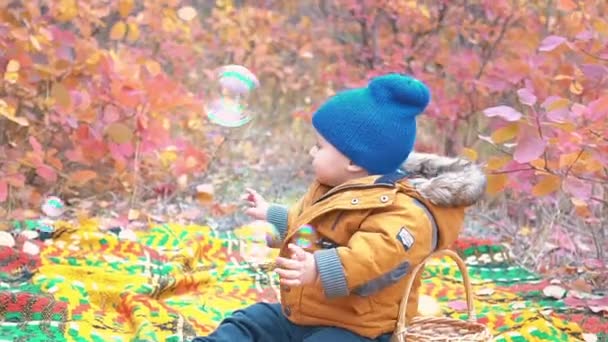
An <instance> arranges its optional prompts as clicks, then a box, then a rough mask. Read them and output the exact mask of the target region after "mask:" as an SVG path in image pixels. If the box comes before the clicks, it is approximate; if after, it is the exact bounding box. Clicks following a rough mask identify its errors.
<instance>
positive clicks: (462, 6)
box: [0, 0, 608, 257]
mask: <svg viewBox="0 0 608 342" xmlns="http://www.w3.org/2000/svg"><path fill="white" fill-rule="evenodd" d="M0 5H1V6H0V8H2V10H1V12H0V13H1V18H2V20H1V22H0V46H1V47H2V51H1V52H0V70H2V80H0V82H1V83H0V158H1V159H0V160H1V161H2V164H1V165H0V203H1V204H2V208H1V209H0V215H8V213H9V212H10V213H11V215H12V216H17V215H19V214H21V215H22V214H23V211H22V210H20V209H27V208H34V207H37V206H38V205H39V202H40V201H41V198H42V197H43V196H44V195H46V194H49V193H55V194H62V195H63V196H65V197H83V196H100V195H103V194H104V193H107V192H113V193H118V194H123V195H125V196H129V197H130V198H131V199H132V201H134V202H136V201H137V200H138V199H139V198H140V197H142V196H145V195H146V194H149V193H153V192H154V189H157V188H158V187H159V186H164V185H166V184H177V185H178V189H179V185H180V184H181V185H182V188H183V184H186V183H188V181H189V180H190V179H192V178H195V177H197V175H200V174H204V173H205V172H206V171H207V166H208V163H209V162H210V160H211V159H212V158H213V156H212V153H211V152H210V151H212V150H213V149H214V146H215V145H216V144H217V139H216V138H217V137H216V138H212V137H211V135H210V134H209V132H210V130H212V129H213V128H212V127H211V125H210V124H209V123H208V122H207V121H206V119H205V115H204V109H203V108H204V104H205V101H206V99H208V98H209V96H210V94H211V92H212V90H213V85H214V71H215V70H216V68H217V67H219V66H221V65H225V64H231V63H236V64H242V65H245V66H247V67H248V68H250V69H251V70H252V71H254V72H255V73H256V75H257V76H258V77H259V79H260V83H261V87H260V88H259V89H258V90H256V92H255V94H254V96H253V98H252V99H251V101H250V105H251V107H253V108H255V109H256V112H257V113H259V114H257V115H258V119H260V120H258V121H260V122H266V124H267V125H268V126H269V127H271V126H277V125H278V126H283V127H290V126H289V125H290V123H291V122H292V121H293V120H296V121H300V120H306V119H308V118H309V115H310V113H311V112H312V111H313V110H314V108H315V106H316V105H318V104H319V103H320V102H321V101H322V100H323V99H325V98H326V97H327V96H329V95H331V94H333V93H334V92H335V91H336V90H338V89H341V88H344V87H352V86H357V85H361V84H364V82H365V81H366V79H368V78H369V77H372V76H374V75H377V74H380V73H383V72H388V71H398V72H403V73H409V74H413V75H415V76H417V77H419V78H420V79H422V80H424V81H425V82H427V83H428V84H429V85H430V88H431V89H432V90H433V101H432V104H431V105H430V107H429V109H428V111H427V115H425V116H424V117H423V118H421V121H420V125H421V131H422V135H421V139H420V141H419V143H418V146H417V148H418V150H421V151H432V152H437V153H442V154H448V155H462V156H465V157H467V158H470V159H473V160H475V161H477V162H480V163H482V164H483V165H484V166H485V168H486V170H487V173H488V193H489V195H490V196H488V200H487V201H486V202H485V203H484V204H483V205H482V206H481V207H480V208H479V209H480V210H479V212H480V218H485V219H487V220H489V221H493V222H494V223H496V224H499V225H504V227H503V229H507V230H508V229H513V232H512V233H513V234H520V235H527V234H530V232H531V231H534V232H536V236H538V237H542V238H550V239H552V241H554V243H555V244H556V246H557V247H556V248H558V249H564V248H565V249H566V250H569V251H570V252H573V253H578V252H580V251H579V250H578V248H580V246H581V245H585V246H591V247H592V248H594V249H595V250H597V253H598V256H600V257H601V256H602V255H601V250H602V249H603V247H602V243H605V241H606V236H605V232H604V231H603V230H602V229H601V222H602V220H605V219H606V217H607V215H606V205H607V203H608V202H607V195H606V184H608V171H607V167H608V138H607V137H608V120H606V118H607V117H608V86H607V82H608V81H607V79H608V44H607V43H608V20H607V19H606V18H607V17H608V13H607V11H608V5H607V4H606V2H605V1H602V0H597V1H592V0H544V1H523V0H512V1H507V0H501V1H486V0H453V1H448V0H433V1H431V0H429V1H408V0H391V1H388V0H386V1H379V0H322V1H244V0H242V1H229V0H223V1H220V0H218V1H205V0H198V1H196V0H192V1H186V0H184V1H179V0H163V1H161V0H158V1H152V0H150V1H135V0H92V1H76V0H57V1H43V0H32V1H9V0H1V1H0ZM176 191H179V190H176ZM505 218H507V219H506V220H505ZM572 227H576V229H577V230H576V232H577V234H578V235H573V236H571V235H570V234H571V233H572V232H573V230H572Z"/></svg>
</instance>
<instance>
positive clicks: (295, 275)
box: [276, 243, 317, 286]
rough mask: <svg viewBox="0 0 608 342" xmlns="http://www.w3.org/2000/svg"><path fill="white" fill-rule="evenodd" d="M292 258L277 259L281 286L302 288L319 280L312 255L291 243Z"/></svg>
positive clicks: (289, 246)
mask: <svg viewBox="0 0 608 342" xmlns="http://www.w3.org/2000/svg"><path fill="white" fill-rule="evenodd" d="M287 247H288V248H289V250H290V251H291V253H292V254H291V258H290V259H287V258H282V257H278V258H277V262H276V264H277V269H276V271H277V273H278V274H279V276H280V277H281V284H282V285H286V286H301V285H307V284H311V283H313V282H314V281H315V280H316V279H317V263H316V262H315V257H314V255H312V253H309V252H307V251H305V250H304V249H302V248H301V247H299V246H296V245H294V244H292V243H290V244H289V245H288V246H287Z"/></svg>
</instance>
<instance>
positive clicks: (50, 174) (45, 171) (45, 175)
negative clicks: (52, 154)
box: [36, 165, 57, 182]
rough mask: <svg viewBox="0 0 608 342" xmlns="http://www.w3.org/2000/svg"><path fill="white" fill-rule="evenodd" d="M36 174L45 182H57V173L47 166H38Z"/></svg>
mask: <svg viewBox="0 0 608 342" xmlns="http://www.w3.org/2000/svg"><path fill="white" fill-rule="evenodd" d="M36 174H37V175H38V176H40V177H41V178H42V179H44V180H45V181H47V182H55V181H57V173H56V172H55V170H54V169H53V168H52V167H50V166H48V165H40V166H38V167H36Z"/></svg>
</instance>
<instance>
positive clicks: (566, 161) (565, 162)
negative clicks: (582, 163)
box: [559, 152, 580, 169]
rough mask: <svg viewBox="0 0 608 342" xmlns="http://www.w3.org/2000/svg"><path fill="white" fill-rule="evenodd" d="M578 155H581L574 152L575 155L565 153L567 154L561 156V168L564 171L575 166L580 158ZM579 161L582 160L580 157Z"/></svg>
mask: <svg viewBox="0 0 608 342" xmlns="http://www.w3.org/2000/svg"><path fill="white" fill-rule="evenodd" d="M578 155H579V153H578V152H574V153H565V154H562V155H561V156H559V168H560V169H564V168H569V167H570V166H572V165H573V164H574V161H575V160H576V158H577V157H578ZM579 160H580V157H579Z"/></svg>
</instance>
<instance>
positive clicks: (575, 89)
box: [570, 81, 583, 95]
mask: <svg viewBox="0 0 608 342" xmlns="http://www.w3.org/2000/svg"><path fill="white" fill-rule="evenodd" d="M570 92H571V93H572V94H574V95H580V94H582V93H583V85H582V84H580V83H579V82H578V81H573V82H572V83H570Z"/></svg>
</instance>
